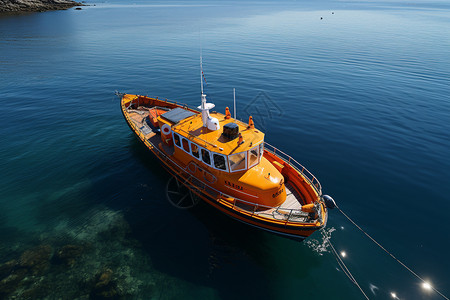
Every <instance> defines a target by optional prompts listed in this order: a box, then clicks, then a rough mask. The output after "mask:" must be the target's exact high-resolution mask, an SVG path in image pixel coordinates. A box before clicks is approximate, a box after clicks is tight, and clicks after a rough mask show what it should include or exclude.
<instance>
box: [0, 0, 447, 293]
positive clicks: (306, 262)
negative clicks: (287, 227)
mask: <svg viewBox="0 0 450 300" xmlns="http://www.w3.org/2000/svg"><path fill="white" fill-rule="evenodd" d="M92 4H93V2H92ZM95 4H96V6H89V7H83V10H81V11H75V10H73V9H71V10H67V11H54V12H45V13H33V14H24V15H16V16H0V101H1V106H0V115H1V118H0V141H1V147H0V170H1V176H0V298H6V299H8V298H13V297H17V298H18V299H27V298H28V299H58V298H61V299H76V298H77V299H88V298H91V299H103V298H106V299H108V297H109V298H112V297H119V298H124V299H235V298H238V299H239V298H261V299H287V298H301V299H302V298H313V297H314V298H315V299H363V298H362V294H361V293H360V291H359V290H358V288H357V287H356V286H355V285H354V284H353V283H352V282H351V281H350V280H349V279H348V278H347V277H346V276H345V274H344V273H343V272H342V270H341V269H340V268H339V265H338V263H337V261H336V259H335V257H334V256H333V255H332V253H331V249H330V247H329V246H328V245H327V244H326V242H325V241H324V237H323V236H322V234H321V233H320V232H316V233H315V234H314V235H312V236H311V237H310V238H309V239H308V240H306V241H305V242H303V243H299V242H295V241H291V240H287V239H283V238H281V237H277V236H273V235H271V234H269V233H266V232H261V231H259V230H256V229H254V228H250V227H249V226H246V225H244V224H240V223H239V224H238V223H236V222H235V221H233V220H231V219H229V218H227V217H226V216H224V215H221V214H220V213H219V212H217V211H215V210H213V209H212V208H210V207H208V206H206V205H205V204H199V205H198V206H197V207H195V208H193V209H190V210H178V209H176V208H174V207H172V206H171V205H170V204H169V203H168V202H167V200H166V198H165V185H166V183H167V181H168V179H169V175H168V174H166V173H165V171H164V170H163V169H162V168H161V167H160V165H159V163H158V161H157V160H156V159H155V158H153V157H152V156H151V155H150V153H149V152H148V151H147V150H146V149H145V148H144V147H143V146H142V145H141V144H140V143H139V142H138V141H137V140H136V138H135V137H134V136H133V134H132V133H131V131H130V129H129V128H128V126H127V125H126V123H125V121H124V120H123V117H122V115H121V112H120V107H119V100H118V99H117V97H116V96H115V95H114V91H115V90H118V91H121V92H127V93H134V94H144V95H146V94H148V95H151V96H159V97H161V98H168V99H172V100H175V101H181V102H185V103H187V104H189V105H191V106H193V107H196V106H197V105H199V103H200V92H199V91H200V90H199V89H200V86H199V53H200V48H202V52H203V66H204V71H205V74H206V80H207V82H208V84H207V86H206V94H207V95H208V99H209V101H210V102H213V103H215V104H216V108H217V110H218V111H224V110H225V107H226V106H230V107H232V101H233V98H232V97H233V96H232V89H233V88H236V98H237V116H238V118H240V119H242V120H244V121H246V120H247V118H248V115H249V114H252V115H253V117H254V120H255V124H256V127H257V128H259V129H261V130H263V131H264V132H265V133H266V137H265V140H266V141H267V142H269V143H270V144H272V145H275V146H276V147H278V148H279V149H281V150H283V151H284V152H286V153H288V154H290V155H291V156H293V157H294V158H295V159H296V160H298V161H299V162H301V163H302V164H303V165H305V166H306V167H307V168H308V169H309V170H310V171H311V172H312V173H313V174H315V175H316V177H317V178H318V179H319V180H320V182H321V184H322V186H323V190H324V193H326V194H330V195H332V196H333V198H334V199H335V200H336V201H337V203H338V205H339V206H340V208H342V210H343V211H345V212H346V213H347V214H348V215H349V216H350V217H351V218H352V219H353V220H355V221H356V222H357V223H358V224H359V225H360V226H362V227H363V228H364V229H365V230H366V231H367V232H368V233H369V234H370V235H372V236H373V237H374V238H375V239H376V240H378V241H379V242H380V243H381V244H382V245H384V246H385V247H386V248H387V249H388V250H389V251H391V252H392V253H393V254H394V255H395V256H396V257H398V258H399V259H400V260H401V261H403V262H404V263H405V264H406V265H407V266H409V267H410V268H412V269H413V270H414V271H415V272H416V273H417V274H419V275H420V276H421V277H423V278H424V279H425V280H427V281H429V282H430V283H431V285H432V286H433V287H435V288H436V289H438V290H439V291H440V292H442V293H443V294H444V295H446V296H447V297H448V296H449V295H450V275H449V273H448V270H450V259H449V257H448V254H447V248H448V247H449V246H450V240H449V238H448V236H449V234H448V232H449V231H450V222H449V221H448V219H447V212H448V211H450V201H449V200H450V199H449V196H448V195H450V182H449V180H450V150H449V149H450V136H449V124H450V100H449V99H450V98H449V95H450V81H449V78H450V60H449V58H450V39H449V36H450V17H449V16H450V14H449V12H450V5H449V4H448V3H447V2H445V1H433V2H418V1H414V2H408V3H405V2H403V1H398V2H394V1H386V2H366V1H349V2H344V1H319V2H317V3H310V2H306V1H297V2H282V3H280V2H276V3H275V2H250V1H249V2H221V1H213V2H188V1H185V2H182V1H178V2H151V1H137V2H133V3H132V4H130V3H128V2H126V1H113V2H106V3H95ZM326 232H327V234H329V235H330V236H331V240H332V242H333V244H334V246H335V247H336V249H337V250H338V251H339V252H342V251H345V252H346V254H347V255H346V256H345V258H343V259H344V261H345V263H346V264H347V266H348V267H349V269H350V270H351V271H352V273H353V276H354V277H355V278H356V280H357V281H358V283H359V284H360V286H361V287H362V289H363V290H364V291H365V293H366V294H367V295H368V296H369V298H370V299H394V298H395V297H393V296H392V293H395V295H396V297H397V299H442V297H440V296H439V295H438V294H437V293H436V292H434V291H432V290H426V289H424V288H423V287H422V283H421V281H420V280H418V279H417V278H416V277H414V276H413V275H412V274H411V273H409V272H408V271H407V270H406V269H405V268H403V267H401V266H400V265H399V264H398V263H396V262H395V261H394V260H393V259H392V258H390V257H389V256H388V255H387V254H386V253H385V252H383V251H382V250H381V249H379V248H377V247H376V246H375V245H374V244H373V243H372V242H371V241H370V240H368V239H367V238H366V237H365V236H364V235H363V234H361V232H359V231H358V230H357V229H356V228H355V227H353V226H352V224H350V223H349V221H348V220H347V219H345V217H343V215H342V214H340V213H339V211H336V210H334V211H330V216H329V222H328V226H327V229H326Z"/></svg>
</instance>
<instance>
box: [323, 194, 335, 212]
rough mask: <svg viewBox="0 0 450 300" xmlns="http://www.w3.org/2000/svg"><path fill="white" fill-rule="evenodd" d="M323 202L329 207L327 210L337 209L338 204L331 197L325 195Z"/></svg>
mask: <svg viewBox="0 0 450 300" xmlns="http://www.w3.org/2000/svg"><path fill="white" fill-rule="evenodd" d="M322 199H323V201H324V202H325V205H326V206H327V208H329V209H333V208H335V207H336V202H334V199H333V198H331V196H329V195H323V196H322Z"/></svg>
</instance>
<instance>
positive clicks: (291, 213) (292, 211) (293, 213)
mask: <svg viewBox="0 0 450 300" xmlns="http://www.w3.org/2000/svg"><path fill="white" fill-rule="evenodd" d="M121 106H122V110H123V112H124V115H125V118H126V119H127V121H128V124H131V127H132V128H133V130H134V131H135V132H136V133H137V135H138V137H139V138H140V139H141V140H142V141H143V142H144V144H145V145H147V146H148V147H150V148H151V149H153V150H156V151H155V153H156V154H157V155H159V156H161V157H162V158H163V159H164V160H166V161H169V162H170V163H172V164H173V165H175V166H176V167H178V169H179V170H181V171H182V172H184V173H186V175H188V176H191V175H192V174H190V173H189V171H188V170H187V167H186V168H184V167H182V166H180V165H179V164H178V163H176V162H175V161H174V160H172V159H171V158H170V157H169V156H167V155H166V154H165V153H164V152H162V151H161V150H160V149H159V148H158V147H156V146H154V145H153V144H151V143H150V141H149V140H147V139H146V138H145V135H144V134H142V136H141V130H138V129H139V128H137V127H136V125H135V123H134V122H132V120H131V119H130V118H129V116H128V115H127V114H126V113H125V110H126V107H125V105H124V103H122V105H121ZM265 145H268V146H269V147H272V148H273V149H274V151H273V153H275V151H277V150H278V149H277V148H275V147H273V146H272V145H270V144H268V143H265ZM266 150H267V149H266ZM267 151H269V152H272V151H270V150H267ZM278 152H281V153H282V154H284V155H286V156H288V157H289V155H287V154H285V153H284V152H282V151H280V150H278ZM280 158H281V159H283V158H282V157H280ZM283 160H284V159H283ZM284 161H285V160H284ZM290 161H294V162H295V163H297V164H298V165H299V166H301V167H302V168H303V169H304V170H306V168H304V167H303V166H302V165H301V164H300V163H298V162H297V161H295V160H294V159H290V160H289V161H286V162H287V163H289V164H290V165H291V166H292V167H294V168H295V169H297V167H295V166H294V165H292V164H291V163H290ZM297 170H298V169H297ZM298 171H299V172H300V170H298ZM306 171H307V172H308V173H309V174H310V175H311V176H313V178H314V179H315V177H314V175H312V174H311V173H310V172H309V171H308V170H306ZM301 173H302V174H304V173H303V172H301ZM179 174H181V173H179ZM305 177H306V179H307V180H308V181H310V180H309V178H308V177H307V176H305ZM183 178H184V177H183ZM191 178H194V179H195V180H196V181H199V182H200V183H201V184H203V188H201V187H200V186H199V185H195V184H194V183H193V182H192V180H189V177H188V178H187V179H186V181H189V184H190V185H191V186H192V187H194V188H199V189H201V190H203V191H204V192H205V193H207V194H208V195H209V197H211V198H212V199H213V200H215V201H217V202H220V201H221V200H222V201H223V200H225V199H223V198H231V199H233V206H232V208H233V209H235V210H236V209H239V210H245V211H247V212H248V213H251V214H252V215H253V214H254V213H255V211H256V210H257V209H260V208H264V209H266V210H271V209H274V211H272V212H271V214H269V213H263V212H259V213H258V216H261V217H263V218H266V219H269V220H273V219H276V220H281V219H277V218H275V215H274V214H275V213H278V214H279V215H285V214H283V213H280V212H279V210H281V211H284V212H286V213H287V212H289V214H288V217H287V218H286V219H284V220H283V221H285V223H287V222H295V223H310V224H311V223H315V220H312V221H313V222H306V219H305V218H304V217H305V216H301V218H302V219H301V220H295V218H299V215H301V213H302V212H303V211H302V210H301V209H292V208H282V207H281V205H280V206H277V207H273V206H268V205H262V204H258V203H254V202H250V201H246V200H243V199H239V198H236V197H234V196H231V195H228V194H226V193H224V192H222V191H219V190H217V189H215V188H213V187H211V186H209V185H207V184H206V183H204V182H203V181H201V180H199V179H197V178H195V177H192V176H191ZM315 180H316V181H317V183H318V184H319V187H320V183H319V182H318V180H317V179H315ZM313 186H314V184H313ZM206 187H207V188H208V189H209V190H212V191H215V192H216V193H217V195H216V196H214V195H213V194H211V193H209V192H208V191H207V190H206ZM314 188H316V187H315V186H314ZM194 193H195V191H194ZM217 196H218V197H217ZM214 198H215V199H214ZM237 203H241V204H244V205H249V206H253V209H252V211H253V213H252V212H251V211H248V210H246V209H243V208H240V207H239V206H237V208H236V204H237ZM318 213H319V222H320V223H321V220H322V216H321V211H320V210H319V211H318ZM264 214H265V215H270V216H272V218H268V217H266V216H264Z"/></svg>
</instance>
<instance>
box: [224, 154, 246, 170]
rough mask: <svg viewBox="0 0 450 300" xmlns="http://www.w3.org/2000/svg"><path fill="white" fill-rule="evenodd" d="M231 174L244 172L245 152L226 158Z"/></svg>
mask: <svg viewBox="0 0 450 300" xmlns="http://www.w3.org/2000/svg"><path fill="white" fill-rule="evenodd" d="M228 160H229V161H230V170H231V172H235V171H240V170H245V168H246V167H247V152H241V153H236V154H232V155H229V156H228Z"/></svg>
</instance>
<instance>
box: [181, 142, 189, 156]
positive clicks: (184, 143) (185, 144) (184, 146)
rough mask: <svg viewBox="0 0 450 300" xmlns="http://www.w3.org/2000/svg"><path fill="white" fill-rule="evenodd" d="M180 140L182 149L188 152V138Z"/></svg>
mask: <svg viewBox="0 0 450 300" xmlns="http://www.w3.org/2000/svg"><path fill="white" fill-rule="evenodd" d="M182 141H183V149H184V151H186V152H187V153H189V152H190V150H189V142H188V140H186V139H182Z"/></svg>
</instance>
